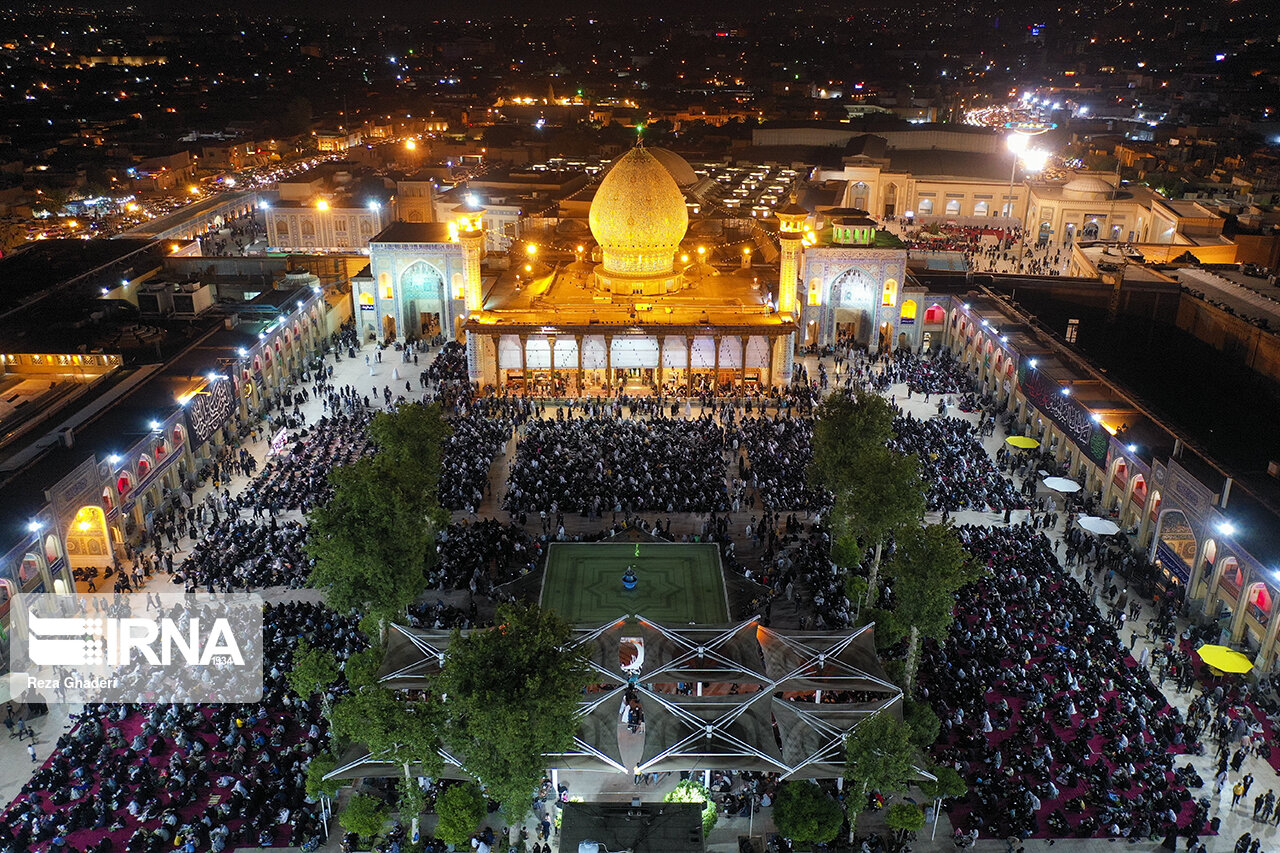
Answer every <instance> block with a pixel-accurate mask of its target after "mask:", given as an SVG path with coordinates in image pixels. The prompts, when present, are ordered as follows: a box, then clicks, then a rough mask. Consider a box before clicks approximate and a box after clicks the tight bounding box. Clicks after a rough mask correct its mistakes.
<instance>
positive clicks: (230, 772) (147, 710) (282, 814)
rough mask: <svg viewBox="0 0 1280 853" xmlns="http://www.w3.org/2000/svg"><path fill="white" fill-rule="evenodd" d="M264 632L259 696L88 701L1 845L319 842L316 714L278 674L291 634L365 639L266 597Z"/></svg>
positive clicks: (346, 645)
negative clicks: (310, 773) (311, 775)
mask: <svg viewBox="0 0 1280 853" xmlns="http://www.w3.org/2000/svg"><path fill="white" fill-rule="evenodd" d="M263 635H264V636H263V639H264V664H263V667H264V673H263V697H262V701H261V702H257V703H253V704H238V705H237V704H221V705H106V704H103V705H97V706H90V707H86V708H85V710H84V713H83V714H82V715H81V716H80V718H79V720H78V721H77V723H76V725H75V727H74V728H73V729H72V730H71V731H70V732H67V733H65V734H63V735H61V736H60V737H59V738H58V744H57V747H56V749H55V751H54V754H53V757H52V758H51V759H50V760H49V762H48V763H47V764H45V765H44V766H42V767H41V768H40V769H38V770H37V771H36V772H35V774H34V775H33V776H32V778H31V780H30V781H29V782H28V783H27V784H26V785H24V786H23V788H22V791H21V793H19V795H18V796H17V798H15V799H14V801H13V802H12V803H11V804H10V805H9V807H8V809H7V810H6V811H5V812H4V814H3V817H2V818H0V853H49V851H52V853H63V851H68V853H69V851H71V850H75V851H86V853H88V852H89V851H92V853H111V851H115V852H116V853H119V851H125V853H171V851H174V850H177V851H181V853H195V851H213V853H218V851H222V850H233V849H236V848H239V847H274V846H279V845H295V846H301V845H303V844H306V843H309V842H314V841H317V840H319V839H320V838H321V837H322V835H323V827H322V826H321V823H320V815H319V809H318V807H317V806H316V805H315V804H314V803H308V802H307V801H306V791H305V779H306V766H307V764H308V762H309V761H310V759H311V757H312V756H313V755H315V754H316V753H317V751H319V750H323V748H324V743H325V734H324V733H325V729H326V722H325V720H324V717H323V715H322V713H321V703H320V702H319V701H316V700H306V699H300V698H298V697H297V696H296V695H294V694H293V693H292V692H291V690H290V688H289V686H288V682H287V680H286V678H285V675H286V673H287V672H288V670H289V667H290V659H291V655H292V651H293V649H294V647H295V646H296V645H297V642H298V639H299V638H300V637H305V638H306V639H307V641H308V642H310V643H311V644H312V645H313V646H316V647H319V648H325V649H328V650H330V651H332V652H334V653H335V654H337V655H338V656H339V658H340V659H341V658H345V657H346V656H347V655H348V654H350V653H351V652H353V651H358V650H359V649H360V648H361V647H362V646H363V644H364V640H363V635H361V634H360V633H359V632H358V631H357V630H355V627H354V623H353V622H352V621H351V620H350V619H347V618H343V617H340V616H338V615H337V614H336V613H334V612H333V611H331V610H328V609H327V608H325V607H324V606H322V605H317V604H306V603H286V604H280V605H276V606H271V605H267V607H266V609H265V611H264V613H263Z"/></svg>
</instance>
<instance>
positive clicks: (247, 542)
mask: <svg viewBox="0 0 1280 853" xmlns="http://www.w3.org/2000/svg"><path fill="white" fill-rule="evenodd" d="M306 541H307V529H306V527H305V526H304V525H303V524H302V523H300V522H297V521H283V522H282V521H277V520H276V517H275V516H274V515H269V516H268V517H267V518H266V520H265V521H264V520H259V519H258V518H242V517H239V516H231V517H228V518H224V519H223V520H222V521H221V522H219V523H218V524H215V525H212V526H211V527H210V528H209V529H208V532H206V533H205V534H204V537H203V538H201V539H200V540H199V541H197V542H196V544H195V546H194V547H193V548H192V549H191V552H190V553H189V554H188V555H187V556H186V558H185V559H183V561H182V563H181V564H180V565H179V566H178V568H177V574H176V576H175V577H176V579H177V580H181V581H182V582H184V583H185V584H186V588H187V590H188V591H189V592H196V591H199V590H205V591H207V592H215V591H217V592H232V591H236V590H244V591H247V592H251V591H253V590H255V589H262V588H264V587H287V588H289V589H296V588H297V587H300V586H303V585H304V584H305V583H306V581H307V575H308V574H309V573H310V570H311V559H310V558H309V557H308V556H307V555H306V552H305V550H304V549H305V546H306Z"/></svg>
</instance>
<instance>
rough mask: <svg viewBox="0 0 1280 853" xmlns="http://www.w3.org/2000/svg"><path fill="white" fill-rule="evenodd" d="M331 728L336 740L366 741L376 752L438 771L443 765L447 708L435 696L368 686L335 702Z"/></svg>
mask: <svg viewBox="0 0 1280 853" xmlns="http://www.w3.org/2000/svg"><path fill="white" fill-rule="evenodd" d="M331 718H332V721H331V725H330V732H331V736H332V738H333V740H334V741H335V742H336V743H362V744H364V745H365V746H366V747H368V749H369V751H370V752H371V753H373V754H374V755H377V756H380V757H383V758H386V759H387V760H390V761H395V762H397V763H399V764H402V765H405V769H406V772H407V771H408V767H409V765H414V766H416V767H418V768H420V769H421V771H422V772H423V773H424V774H426V775H435V774H436V773H438V772H439V771H440V770H441V769H442V764H443V760H442V759H441V758H440V730H441V726H442V724H443V712H442V710H441V707H440V703H439V702H438V701H436V700H434V699H432V700H423V701H420V700H413V699H406V698H403V697H401V696H398V695H396V694H395V693H393V692H391V691H390V690H387V689H386V688H383V687H366V688H363V689H360V690H357V691H356V692H354V693H351V694H349V695H347V696H344V697H343V698H342V699H341V700H339V701H338V702H337V703H336V704H335V705H334V706H333V712H332V714H331Z"/></svg>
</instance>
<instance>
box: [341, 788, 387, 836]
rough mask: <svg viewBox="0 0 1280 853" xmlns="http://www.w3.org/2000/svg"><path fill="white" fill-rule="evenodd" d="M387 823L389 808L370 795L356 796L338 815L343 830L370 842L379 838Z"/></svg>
mask: <svg viewBox="0 0 1280 853" xmlns="http://www.w3.org/2000/svg"><path fill="white" fill-rule="evenodd" d="M386 822H387V807H386V806H385V805H384V804H383V803H382V801H381V800H378V799H376V798H374V797H371V796H369V795H368V794H356V795H355V796H354V797H352V798H351V799H350V800H349V801H348V802H347V805H346V808H344V809H343V810H342V812H341V813H340V814H339V815H338V823H339V824H340V825H341V826H342V828H343V829H345V830H346V831H347V832H354V833H355V834H356V835H358V836H360V838H362V839H368V840H369V841H370V842H372V841H373V839H375V838H377V837H378V835H379V834H380V833H381V832H382V827H383V826H384V825H385V824H386Z"/></svg>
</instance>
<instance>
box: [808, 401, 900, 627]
mask: <svg viewBox="0 0 1280 853" xmlns="http://www.w3.org/2000/svg"><path fill="white" fill-rule="evenodd" d="M892 438H893V409H892V407H890V405H889V403H888V401H886V400H885V399H884V398H883V397H881V396H880V395H878V394H873V393H870V392H867V391H857V392H854V393H852V394H850V393H848V392H837V393H835V394H832V395H831V396H830V397H828V398H827V399H826V400H824V401H823V402H822V404H821V405H820V406H819V407H818V412H817V420H816V421H815V423H814V427H813V460H812V461H811V462H810V464H809V471H808V474H809V480H810V482H812V483H813V484H814V485H815V486H820V487H822V488H824V489H826V490H827V491H828V492H830V493H831V496H832V499H833V505H832V508H831V557H832V559H833V560H835V562H836V563H837V565H840V566H842V567H844V568H846V569H847V568H852V567H853V566H856V565H857V564H858V562H859V561H860V560H861V558H862V548H863V546H870V547H872V548H874V549H875V557H874V559H873V561H872V565H871V572H870V577H869V579H868V582H867V603H868V605H870V604H873V603H874V602H875V597H876V592H877V590H876V575H877V572H878V571H879V567H880V554H881V551H882V549H883V547H884V543H885V540H886V538H887V537H888V536H889V535H890V534H892V533H893V532H894V531H896V530H898V529H900V528H902V527H905V526H908V525H913V524H919V523H920V521H921V519H923V518H924V509H925V503H924V484H923V482H922V481H921V479H920V464H919V461H918V460H917V459H916V458H915V457H914V456H905V455H903V454H901V453H897V452H895V451H892V450H890V449H889V448H888V447H887V444H888V442H889V441H890V440H891V439H892Z"/></svg>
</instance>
